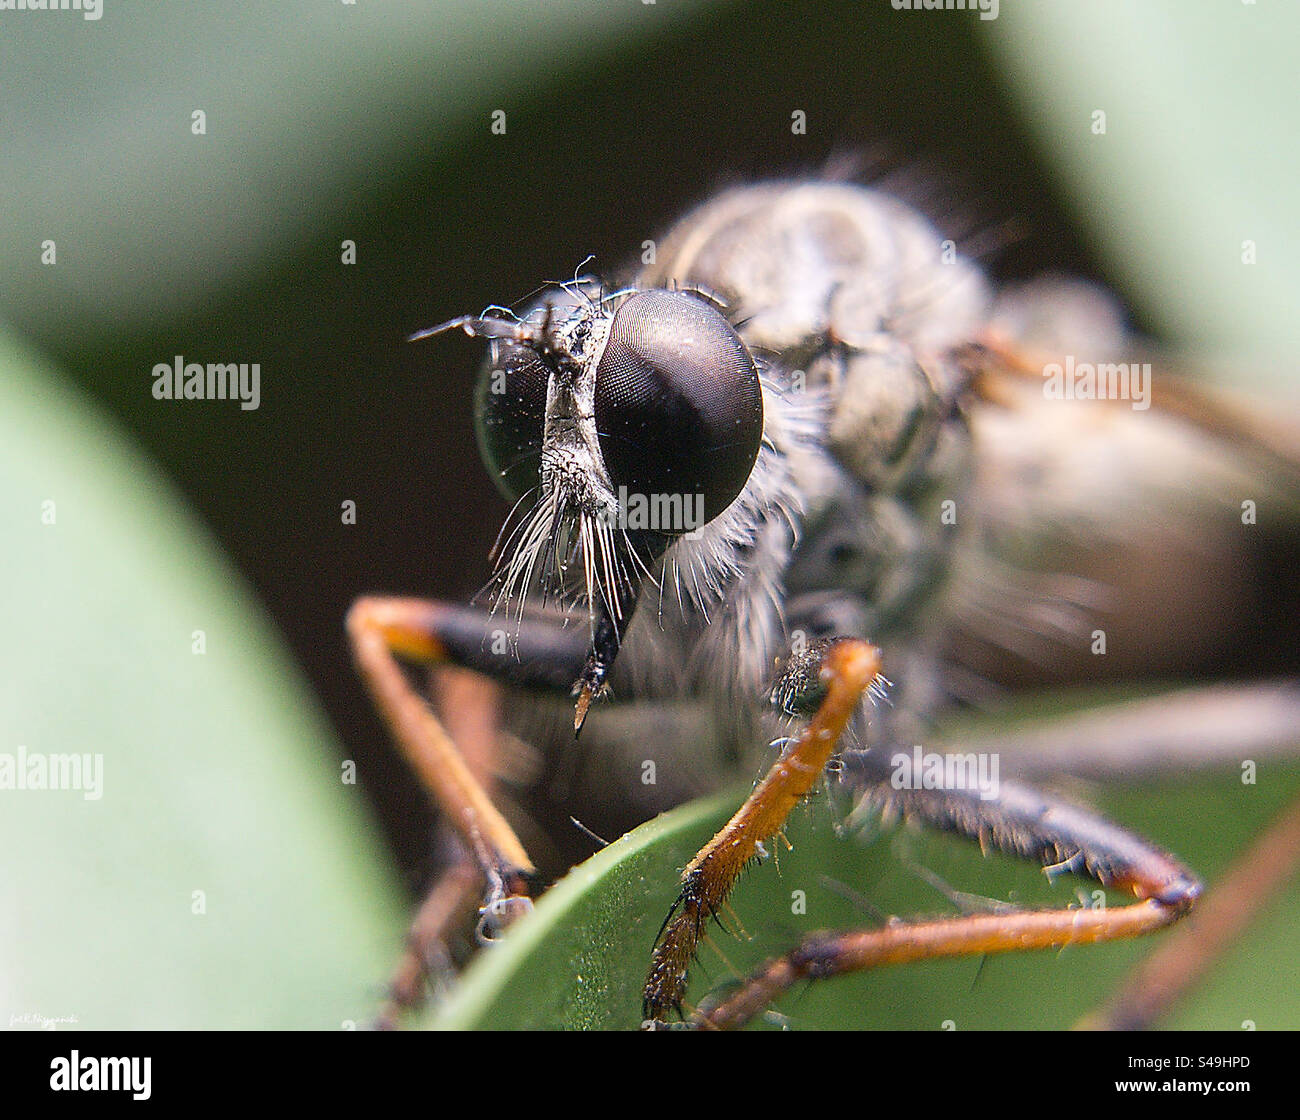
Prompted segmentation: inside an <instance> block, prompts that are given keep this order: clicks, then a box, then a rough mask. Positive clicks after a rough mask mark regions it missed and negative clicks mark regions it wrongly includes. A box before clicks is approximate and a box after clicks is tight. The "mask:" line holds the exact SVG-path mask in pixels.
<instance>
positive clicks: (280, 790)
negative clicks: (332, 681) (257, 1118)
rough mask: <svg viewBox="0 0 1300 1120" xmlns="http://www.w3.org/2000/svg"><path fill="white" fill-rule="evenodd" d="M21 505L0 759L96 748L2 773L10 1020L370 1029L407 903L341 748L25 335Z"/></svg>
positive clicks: (135, 459) (3, 1003)
mask: <svg viewBox="0 0 1300 1120" xmlns="http://www.w3.org/2000/svg"><path fill="white" fill-rule="evenodd" d="M0 518H2V523H3V525H4V527H5V539H4V573H5V586H4V592H3V595H2V596H0V604H2V606H0V635H2V638H0V681H2V682H3V684H2V685H0V728H3V741H0V774H3V769H2V768H3V767H4V765H5V759H6V758H7V759H8V760H9V764H10V765H11V766H12V764H13V763H14V762H15V761H17V759H18V757H19V753H20V751H21V752H23V753H24V754H25V756H26V757H27V758H28V759H32V758H38V759H45V760H48V759H49V758H50V756H55V755H64V756H66V755H79V756H82V759H83V761H84V760H85V756H89V758H90V763H89V765H88V766H87V767H85V768H84V770H83V772H82V774H81V777H80V786H81V788H79V789H59V790H56V789H32V788H26V789H16V788H0V848H2V849H3V851H4V853H5V856H4V859H5V869H4V874H3V876H0V915H3V917H2V918H0V977H3V979H2V980H0V985H2V986H3V995H4V998H3V999H2V1000H0V1008H3V1010H4V1014H5V1015H6V1016H7V1017H9V1019H10V1021H11V1025H36V1024H38V1023H40V1022H41V1021H42V1020H45V1019H50V1020H65V1021H66V1020H71V1021H75V1022H76V1023H77V1024H78V1025H80V1026H82V1027H94V1028H104V1027H116V1028H144V1027H149V1028H167V1027H183V1028H199V1027H207V1028H213V1027H240V1026H242V1027H259V1028H267V1027H292V1026H296V1027H309V1026H310V1027H327V1028H338V1027H339V1026H340V1024H342V1023H343V1022H344V1021H345V1020H355V1021H360V1022H363V1021H365V1020H366V1019H368V1018H369V1017H370V1016H371V1014H373V1009H374V1006H375V1004H376V1000H377V997H378V982H379V981H381V980H382V978H383V977H384V976H385V975H386V973H387V971H388V969H389V968H390V966H391V963H392V956H393V952H394V949H395V946H397V945H398V944H399V938H400V933H401V929H402V924H403V920H404V919H403V916H402V910H403V907H402V905H401V900H400V898H399V894H398V891H397V889H396V887H395V885H394V883H393V879H392V873H391V870H390V869H389V867H388V864H387V863H386V861H385V860H384V858H383V854H382V851H381V848H380V845H379V843H378V841H377V838H376V835H375V832H374V829H373V827H372V825H371V822H370V821H369V819H368V817H367V815H366V813H365V812H364V810H363V807H362V803H361V798H360V794H359V793H358V792H357V786H355V785H345V784H344V783H343V782H342V781H341V779H340V757H341V751H340V750H339V748H338V745H337V743H336V742H335V740H334V738H333V736H332V734H331V732H330V730H329V729H328V727H327V726H326V725H325V723H324V721H323V720H322V718H321V716H320V715H319V714H318V712H317V710H316V709H315V707H314V706H313V703H312V701H311V700H310V697H309V695H308V693H307V691H306V690H305V689H304V687H303V685H302V682H301V681H300V680H299V678H298V676H297V674H296V671H295V670H294V668H293V667H292V665H291V663H290V662H289V660H288V658H287V657H286V656H285V654H284V652H283V650H282V649H281V647H280V643H279V640H278V638H277V637H276V636H275V634H274V633H273V632H272V631H271V629H270V627H269V625H268V624H267V622H266V621H265V619H264V618H263V617H262V616H261V614H260V612H259V611H258V610H257V608H256V607H255V606H254V605H253V603H252V602H251V601H250V598H249V595H248V593H247V592H246V590H245V588H244V586H243V584H242V583H241V581H240V579H239V578H238V576H237V575H236V574H235V572H234V571H233V570H232V569H231V567H230V566H229V565H228V564H227V563H226V562H225V561H224V560H223V559H222V558H221V556H220V555H219V553H218V552H217V550H216V549H215V548H214V547H213V545H212V543H211V542H210V541H209V540H208V538H207V536H206V535H205V533H204V532H203V531H202V529H201V528H200V527H199V526H198V525H196V524H195V522H194V521H193V519H192V518H191V517H190V515H189V514H188V513H187V512H186V510H185V509H184V507H183V506H182V505H181V503H180V502H179V501H178V500H177V498H176V495H175V494H174V493H173V492H172V491H171V489H170V488H169V487H168V486H167V485H166V484H165V483H164V482H163V481H162V480H161V479H160V478H159V477H158V475H157V474H155V472H154V471H153V469H152V467H151V466H150V465H149V464H148V463H147V462H145V461H144V460H143V458H142V457H141V456H140V455H139V454H138V453H137V452H135V451H134V450H133V449H132V448H131V447H129V446H127V445H126V444H125V443H124V442H123V440H122V438H121V436H120V435H119V434H118V433H117V432H116V431H114V430H113V429H112V428H111V427H110V426H109V425H108V424H107V423H106V422H105V421H104V420H103V419H102V418H101V417H99V416H98V415H96V414H95V413H93V412H92V411H91V410H90V409H89V408H88V407H87V406H86V405H85V404H84V403H83V402H82V401H81V400H80V399H79V398H77V397H76V396H74V395H73V394H72V393H71V392H69V391H68V390H67V389H66V388H64V387H63V385H62V384H61V382H60V380H59V378H58V376H57V374H55V373H54V372H53V371H51V370H49V369H46V368H42V366H41V365H40V363H39V362H37V361H36V360H35V359H34V358H33V356H32V355H30V354H28V353H25V352H23V351H22V350H21V349H20V348H19V347H18V346H17V345H16V344H15V343H14V342H13V341H12V339H11V338H10V337H9V336H8V335H6V334H3V333H0ZM198 632H201V637H200V635H199V633H198ZM341 640H343V639H342V635H341V634H340V641H341ZM200 641H201V643H202V645H203V646H204V647H205V649H206V652H203V653H196V652H194V650H195V649H196V648H197V646H198V643H200ZM96 759H98V760H99V762H98V763H97V762H96V761H95V760H96ZM100 764H102V771H97V769H96V767H97V766H98V765H100ZM33 765H35V764H33ZM96 773H99V775H100V778H101V779H102V780H99V781H97V780H96V778H95V774H96ZM69 776H71V774H70V775H69ZM14 782H15V776H14V774H13V771H12V770H11V771H10V779H9V781H8V783H6V784H8V785H9V786H11V787H12V786H13V785H14ZM196 892H201V893H196ZM200 910H201V911H202V912H198V911H200Z"/></svg>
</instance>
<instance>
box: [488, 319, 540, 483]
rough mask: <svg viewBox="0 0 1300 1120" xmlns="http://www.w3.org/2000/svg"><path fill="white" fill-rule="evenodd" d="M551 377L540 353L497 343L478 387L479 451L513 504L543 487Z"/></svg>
mask: <svg viewBox="0 0 1300 1120" xmlns="http://www.w3.org/2000/svg"><path fill="white" fill-rule="evenodd" d="M548 378H549V371H548V370H547V368H546V366H545V364H544V363H543V362H542V360H541V358H539V357H538V356H537V354H536V353H535V352H534V351H532V350H530V349H528V347H526V346H521V345H519V344H518V343H514V342H497V343H495V344H494V358H493V360H491V361H489V362H488V364H487V365H486V366H485V367H484V369H483V372H482V373H481V374H480V375H479V380H478V386H477V387H476V389H475V391H474V430H475V434H476V435H477V436H478V450H479V454H480V455H481V456H482V457H483V465H484V466H485V467H487V470H488V474H490V475H491V476H492V478H493V480H494V481H495V482H496V484H497V487H498V489H500V491H501V492H502V493H503V494H504V495H505V496H506V497H507V498H509V499H510V501H512V502H513V501H516V500H517V499H519V498H520V497H522V496H523V495H524V494H526V493H527V492H528V491H529V490H531V489H532V488H533V487H534V486H536V485H537V479H538V473H539V470H540V466H541V457H542V433H543V432H544V431H545V428H546V388H547V380H548Z"/></svg>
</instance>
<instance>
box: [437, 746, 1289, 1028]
mask: <svg viewBox="0 0 1300 1120" xmlns="http://www.w3.org/2000/svg"><path fill="white" fill-rule="evenodd" d="M1298 789H1300V767H1297V766H1295V765H1291V766H1285V767H1272V766H1269V767H1266V768H1265V769H1264V772H1263V773H1262V775H1261V780H1260V784H1259V785H1258V786H1243V785H1242V783H1241V781H1240V777H1239V775H1238V773H1237V772H1236V771H1232V772H1230V773H1223V772H1219V773H1211V774H1204V775H1198V776H1195V777H1192V778H1189V779H1187V780H1185V781H1177V782H1170V781H1163V782H1155V783H1148V784H1146V785H1137V784H1133V785H1125V786H1115V787H1111V786H1105V787H1092V786H1090V787H1079V788H1076V789H1075V790H1074V792H1075V793H1079V792H1087V793H1089V794H1092V795H1094V796H1089V797H1088V800H1089V802H1090V803H1092V804H1094V805H1095V806H1096V807H1098V808H1099V809H1100V810H1101V811H1103V812H1105V813H1107V814H1108V815H1110V816H1111V817H1112V819H1115V820H1117V821H1122V822H1124V823H1125V824H1126V825H1127V826H1129V827H1131V828H1133V829H1134V830H1135V831H1137V832H1139V833H1140V834H1143V835H1146V836H1148V837H1151V838H1153V839H1155V840H1156V841H1157V842H1159V843H1163V844H1165V845H1167V846H1168V847H1170V848H1172V849H1173V850H1174V851H1176V852H1177V853H1178V854H1179V855H1180V856H1181V857H1183V858H1184V859H1185V860H1186V861H1187V862H1188V863H1189V864H1190V865H1191V866H1192V867H1194V868H1195V869H1196V870H1197V872H1198V873H1200V874H1203V875H1205V876H1206V877H1207V879H1208V880H1209V881H1210V882H1211V884H1212V883H1213V880H1214V878H1215V876H1216V875H1218V874H1219V873H1221V872H1222V871H1223V869H1224V868H1225V866H1226V865H1227V863H1228V862H1230V860H1231V858H1232V857H1233V855H1234V854H1235V853H1237V852H1239V851H1241V850H1243V849H1244V848H1245V847H1246V846H1247V845H1248V844H1249V842H1250V840H1251V839H1252V837H1253V836H1254V835H1255V834H1256V833H1258V832H1259V831H1260V830H1261V829H1262V828H1263V827H1264V826H1265V824H1266V823H1267V821H1268V820H1269V819H1270V818H1271V817H1272V815H1273V814H1274V813H1276V812H1277V811H1278V810H1279V809H1280V808H1281V807H1282V806H1283V805H1284V804H1286V802H1287V801H1288V800H1289V799H1290V798H1291V797H1293V796H1295V793H1296V791H1297V790H1298ZM747 792H748V788H747V787H746V788H743V789H737V790H734V791H732V793H731V795H729V796H724V797H721V798H712V799H709V800H707V801H701V802H697V803H694V804H691V805H689V806H684V807H683V808H680V809H677V810H674V811H673V812H671V813H667V814H665V815H664V816H662V817H660V818H658V819H657V820H654V821H652V822H650V823H649V824H646V825H643V826H642V827H641V828H638V829H636V830H635V831H634V832H632V833H630V834H629V835H627V836H625V837H624V838H623V839H622V840H620V841H618V842H617V843H616V844H612V845H610V847H608V848H606V849H604V850H603V851H601V852H600V853H599V854H597V855H596V856H594V857H592V858H591V859H590V860H588V861H587V862H586V863H584V864H583V865H582V866H580V867H578V868H576V869H575V870H574V871H573V872H571V873H570V875H569V876H568V877H567V878H565V879H564V880H562V881H561V882H560V883H559V884H558V885H557V886H556V887H555V888H554V889H553V890H552V891H551V892H550V893H548V894H547V895H545V896H544V897H543V898H542V900H541V901H540V903H539V904H538V905H537V908H536V910H535V912H534V913H533V914H532V915H530V916H529V917H528V918H527V919H525V920H524V921H523V922H521V923H520V924H519V925H518V926H517V927H515V928H513V929H512V930H511V931H510V932H509V933H508V935H507V936H506V938H505V939H504V941H503V943H502V944H500V945H499V946H497V947H495V948H493V949H492V950H491V951H490V952H487V953H485V954H483V955H481V956H480V958H479V959H478V961H477V962H476V963H475V964H474V965H473V966H472V967H471V968H470V970H469V971H468V972H467V974H466V975H465V977H464V979H463V982H462V984H461V986H460V987H459V988H458V989H457V991H456V992H455V993H454V994H453V996H452V997H451V998H450V999H449V1001H448V1002H447V1003H446V1004H444V1005H443V1006H442V1008H441V1009H440V1010H439V1011H438V1013H436V1014H435V1015H433V1016H432V1017H431V1018H430V1019H429V1025H431V1026H433V1027H435V1028H440V1029H466V1028H478V1029H535V1028H552V1029H554V1028H557V1027H563V1028H568V1029H589V1028H602V1029H631V1028H633V1027H635V1026H636V1025H637V1024H638V1022H639V1019H640V1015H639V1006H640V995H641V985H642V983H643V981H644V979H645V974H646V969H647V966H648V964H649V960H650V951H651V947H652V945H653V943H654V940H655V936H656V934H657V932H658V930H659V926H660V923H661V922H662V920H663V917H664V915H665V914H666V913H667V911H668V907H669V905H670V904H671V902H672V900H673V898H674V897H675V895H676V891H677V885H678V876H679V875H680V872H681V869H682V867H683V866H684V865H685V864H686V862H687V861H688V860H689V859H690V858H691V857H692V856H693V855H694V853H695V851H696V850H697V849H698V848H699V847H700V846H701V845H702V844H703V843H704V842H705V841H706V840H707V839H708V838H709V837H710V836H711V835H712V834H713V832H714V831H715V830H716V829H717V828H718V827H719V826H721V824H722V823H724V822H725V821H726V819H727V818H728V816H730V814H731V813H732V812H733V811H734V809H735V808H736V807H737V806H738V805H739V804H740V802H741V800H742V799H743V797H744V796H745V794H746V793H747ZM842 820H843V815H842V813H837V812H836V811H834V810H833V809H832V808H831V807H830V806H829V805H828V804H827V803H826V800H825V798H819V799H816V800H814V801H812V802H810V803H808V804H807V805H805V806H804V807H802V808H800V809H796V811H795V813H794V814H793V816H792V818H791V822H790V827H789V828H788V829H787V832H786V835H787V837H788V839H789V841H790V844H791V845H792V847H791V848H789V849H787V848H786V846H785V845H784V844H783V843H781V842H780V840H777V841H776V842H775V843H774V844H773V845H772V848H773V849H774V855H773V858H771V859H770V860H769V861H768V862H767V863H766V864H764V865H762V866H760V867H758V868H756V869H754V870H752V871H751V872H749V873H748V874H747V875H746V876H745V877H744V878H743V879H742V880H741V882H740V884H739V886H738V887H737V889H736V891H735V893H734V894H733V896H732V899H731V903H732V906H733V907H734V915H726V914H724V918H723V920H724V922H725V923H726V924H727V925H728V926H729V927H730V932H725V931H722V930H719V929H717V928H714V929H712V930H711V932H710V935H709V940H708V943H707V944H706V945H705V946H704V947H703V949H702V951H701V953H700V958H699V962H698V965H697V967H696V969H695V970H694V972H693V974H692V983H691V987H690V990H689V994H688V1002H692V1003H693V1002H698V1001H699V1000H700V999H701V998H702V997H703V996H704V995H705V994H707V993H708V992H710V991H711V990H714V989H715V988H716V987H717V986H718V985H720V984H725V983H729V982H730V981H731V980H733V979H734V977H735V976H737V975H745V974H748V973H749V972H750V971H751V970H752V969H753V968H755V967H756V966H757V965H759V964H760V963H761V962H763V961H764V960H767V959H769V958H771V957H772V956H775V955H777V954H779V953H782V952H785V951H788V950H789V949H791V948H793V947H794V945H795V944H797V942H798V939H799V938H800V937H801V936H803V935H805V934H808V933H811V932H813V931H816V930H826V929H838V930H847V929H853V928H860V927H863V926H868V925H872V924H875V923H876V921H877V919H876V917H875V916H874V914H873V913H872V911H871V909H870V908H871V907H877V908H879V909H880V911H883V912H884V913H886V914H896V915H899V916H912V917H917V916H933V915H938V914H945V913H947V914H952V913H956V912H957V911H956V909H955V907H954V906H953V904H952V903H951V902H950V901H949V899H948V898H946V897H945V893H944V891H943V888H942V887H941V886H940V885H938V884H946V886H947V888H950V889H951V890H952V891H961V892H966V893H968V894H976V895H984V896H985V897H989V898H997V899H1000V900H1003V901H1011V902H1017V903H1020V904H1023V905H1027V906H1037V907H1043V906H1068V905H1071V904H1076V905H1077V904H1078V901H1079V892H1080V891H1082V892H1085V896H1086V894H1090V893H1091V892H1092V891H1093V890H1094V889H1095V884H1093V883H1091V881H1089V880H1083V879H1074V878H1071V877H1068V876H1067V877H1064V878H1060V879H1057V880H1056V881H1055V882H1054V883H1052V884H1049V883H1048V882H1047V881H1046V878H1045V876H1044V875H1043V873H1042V872H1041V870H1039V869H1038V868H1037V867H1036V866H1034V865H1032V864H1030V863H1024V862H1020V861H1016V860H1012V859H1009V858H1006V857H1003V856H1000V855H990V856H988V857H985V856H983V855H982V854H981V852H980V850H979V847H978V845H975V844H973V843H970V842H967V841H963V840H959V839H957V838H955V837H950V836H945V835H942V834H938V833H934V832H928V831H921V830H912V829H897V830H891V831H887V832H884V833H882V834H878V835H875V836H873V837H867V838H866V839H865V842H864V838H862V837H858V838H856V839H853V838H849V837H845V836H841V835H838V834H837V830H836V828H835V824H836V822H837V821H842ZM796 891H802V892H804V899H805V901H806V913H796V912H795V908H794V905H793V903H794V899H795V897H796V896H795V894H794V892H796ZM1119 900H1120V899H1119V897H1118V896H1116V901H1119ZM1298 921H1300V885H1297V884H1292V885H1291V887H1290V888H1289V890H1288V891H1287V892H1286V893H1285V895H1284V896H1283V897H1282V898H1281V899H1279V900H1276V901H1275V904H1274V905H1272V906H1271V907H1270V908H1269V909H1268V911H1267V912H1266V913H1265V915H1264V917H1263V920H1261V921H1260V922H1259V923H1258V924H1257V925H1256V926H1255V927H1254V928H1253V929H1252V930H1251V931H1250V934H1249V936H1248V937H1247V938H1246V939H1244V940H1243V941H1242V942H1241V943H1240V944H1238V945H1237V946H1235V947H1234V948H1233V949H1232V951H1231V952H1230V953H1229V954H1227V955H1226V956H1225V957H1224V958H1223V959H1222V960H1220V961H1219V962H1217V964H1216V967H1215V969H1214V971H1213V973H1212V975H1211V976H1210V977H1209V979H1208V981H1207V982H1206V984H1204V985H1203V986H1202V987H1200V988H1198V989H1197V990H1196V991H1195V993H1194V994H1193V995H1192V996H1191V998H1189V999H1188V1000H1187V1001H1186V1002H1185V1003H1184V1004H1183V1005H1181V1006H1180V1007H1179V1008H1177V1009H1176V1010H1175V1012H1174V1013H1173V1015H1172V1017H1171V1019H1170V1021H1169V1022H1168V1023H1167V1024H1166V1025H1167V1026H1171V1027H1177V1028H1208V1029H1218V1030H1238V1029H1240V1028H1241V1024H1242V1022H1243V1021H1245V1020H1248V1019H1249V1020H1251V1021H1253V1022H1256V1023H1257V1024H1258V1026H1259V1027H1260V1029H1266V1028H1279V1027H1281V1028H1292V1029H1294V1028H1295V1027H1297V1026H1300V993H1298V992H1297V991H1296V990H1295V988H1294V986H1288V985H1279V984H1278V983H1277V977H1278V975H1279V970H1290V969H1291V967H1292V966H1291V963H1290V962H1291V959H1292V958H1293V956H1294V932H1293V931H1294V929H1295V928H1296V924H1297V922H1298ZM1158 938H1159V935H1156V936H1155V937H1153V938H1148V939H1146V940H1143V941H1138V942H1129V943H1117V944H1112V945H1096V946H1080V947H1076V948H1071V949H1068V950H1065V951H1064V952H1060V953H1052V952H1038V953H1027V954H1011V955H1001V956H995V957H989V958H986V959H985V960H984V961H983V962H981V961H979V960H977V959H971V958H967V959H964V960H949V961H932V962H925V963H920V964H914V965H907V966H901V967H894V968H885V969H880V970H877V971H874V972H870V973H864V974H861V975H858V976H850V977H843V978H839V979H835V980H831V981H827V982H824V983H819V984H814V985H802V986H800V987H799V988H797V989H795V990H794V991H792V992H791V993H789V994H788V995H787V996H785V997H784V998H783V999H782V1000H780V1001H779V1003H778V1004H777V1006H776V1008H775V1013H774V1014H773V1015H771V1016H769V1018H768V1020H767V1021H766V1023H765V1024H764V1023H760V1024H759V1025H767V1026H773V1025H778V1026H791V1027H794V1028H797V1029H805V1030H806V1029H855V1028H870V1029H914V1030H939V1029H941V1026H942V1024H943V1023H944V1022H945V1021H946V1020H951V1021H952V1022H953V1023H955V1024H956V1028H957V1029H958V1030H978V1029H985V1030H992V1029H1023V1030H1051V1029H1064V1028H1066V1027H1069V1026H1070V1025H1072V1024H1073V1023H1074V1022H1075V1021H1077V1020H1078V1019H1079V1018H1080V1017H1082V1016H1083V1015H1084V1014H1085V1013H1086V1012H1088V1011H1090V1010H1092V1009H1094V1008H1095V1007H1097V1005H1098V1004H1100V1003H1101V1002H1102V1000H1103V999H1104V998H1105V997H1106V996H1108V995H1109V994H1110V993H1111V992H1112V991H1113V990H1114V989H1115V988H1116V986H1117V985H1118V984H1119V983H1120V981H1121V980H1122V978H1123V976H1124V975H1125V972H1126V970H1127V969H1128V968H1129V967H1130V966H1131V965H1132V964H1133V963H1135V962H1136V961H1137V960H1138V959H1139V958H1140V957H1142V956H1143V955H1144V954H1145V953H1147V952H1150V951H1151V950H1152V949H1153V948H1154V947H1155V945H1156V944H1157V942H1158Z"/></svg>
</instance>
